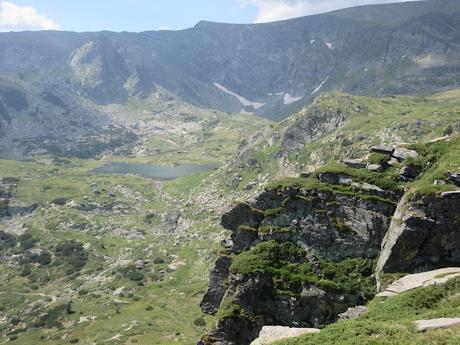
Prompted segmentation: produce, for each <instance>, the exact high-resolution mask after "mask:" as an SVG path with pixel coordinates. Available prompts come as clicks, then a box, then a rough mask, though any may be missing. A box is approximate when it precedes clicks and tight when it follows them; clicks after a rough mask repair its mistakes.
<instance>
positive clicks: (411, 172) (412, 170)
mask: <svg viewBox="0 0 460 345" xmlns="http://www.w3.org/2000/svg"><path fill="white" fill-rule="evenodd" d="M420 172H421V170H420V168H419V167H417V166H414V165H408V166H404V167H402V168H401V171H400V172H399V175H400V178H401V179H402V180H404V181H412V180H415V179H416V178H417V176H418V175H419V174H420Z"/></svg>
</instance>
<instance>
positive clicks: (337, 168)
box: [317, 155, 403, 191]
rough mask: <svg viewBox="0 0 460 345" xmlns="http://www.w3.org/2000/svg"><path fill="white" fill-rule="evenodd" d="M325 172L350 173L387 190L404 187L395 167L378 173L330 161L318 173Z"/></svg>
mask: <svg viewBox="0 0 460 345" xmlns="http://www.w3.org/2000/svg"><path fill="white" fill-rule="evenodd" d="M383 156H386V155H383ZM325 172H331V173H334V174H344V175H348V176H350V177H351V178H352V179H353V180H354V181H356V182H366V183H370V184H373V185H376V186H378V187H380V188H382V189H385V190H395V191H401V190H402V189H403V186H402V184H401V183H400V182H398V177H399V172H398V171H396V170H394V169H387V170H386V171H385V172H383V173H377V172H370V171H369V170H367V169H354V168H350V167H348V166H346V165H344V164H342V163H338V162H330V163H328V164H326V165H325V166H323V167H321V168H320V169H319V170H318V171H317V174H321V173H325Z"/></svg>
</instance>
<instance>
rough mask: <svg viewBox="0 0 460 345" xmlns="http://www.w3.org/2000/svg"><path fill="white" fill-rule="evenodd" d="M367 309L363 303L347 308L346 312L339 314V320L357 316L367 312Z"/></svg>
mask: <svg viewBox="0 0 460 345" xmlns="http://www.w3.org/2000/svg"><path fill="white" fill-rule="evenodd" d="M368 310H369V309H368V308H367V307H365V306H363V305H358V306H357V307H353V308H348V309H347V311H346V312H344V313H341V314H339V321H345V320H351V319H356V318H357V317H359V316H361V315H363V314H365V313H367V311H368Z"/></svg>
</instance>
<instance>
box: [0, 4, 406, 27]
mask: <svg viewBox="0 0 460 345" xmlns="http://www.w3.org/2000/svg"><path fill="white" fill-rule="evenodd" d="M409 1H412V0H409ZM391 2H402V0H399V1H398V0H8V1H3V0H0V31H24V30H66V31H79V32H81V31H101V30H110V31H133V32H140V31H149V30H180V29H184V28H188V27H192V26H194V25H195V24H196V23H198V22H199V21H200V20H208V21H214V22H223V23H262V22H270V21H277V20H283V19H289V18H294V17H300V16H305V15H311V14H317V13H322V12H327V11H331V10H335V9H340V8H345V7H351V6H358V5H366V4H376V3H391Z"/></svg>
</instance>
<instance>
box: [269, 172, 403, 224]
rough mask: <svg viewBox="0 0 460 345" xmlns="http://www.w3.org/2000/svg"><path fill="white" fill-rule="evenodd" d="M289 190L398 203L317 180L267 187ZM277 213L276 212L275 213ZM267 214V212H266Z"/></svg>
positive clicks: (282, 182) (290, 180)
mask: <svg viewBox="0 0 460 345" xmlns="http://www.w3.org/2000/svg"><path fill="white" fill-rule="evenodd" d="M288 188H299V189H303V190H305V191H318V192H329V193H332V194H341V195H347V196H352V197H357V198H361V199H363V200H370V201H377V202H384V203H389V204H393V205H395V204H396V202H395V201H394V200H391V199H387V198H383V197H380V196H377V195H374V194H366V193H364V192H363V191H362V190H360V189H355V188H353V187H351V186H345V185H331V184H326V183H322V182H321V181H319V180H318V179H316V178H300V177H287V178H283V179H281V180H277V181H274V182H272V183H270V184H268V185H267V187H266V189H267V190H283V189H288ZM275 211H276V212H275ZM266 212H267V211H266ZM268 212H269V213H270V215H278V214H280V213H281V212H282V209H279V208H278V209H275V210H268Z"/></svg>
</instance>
